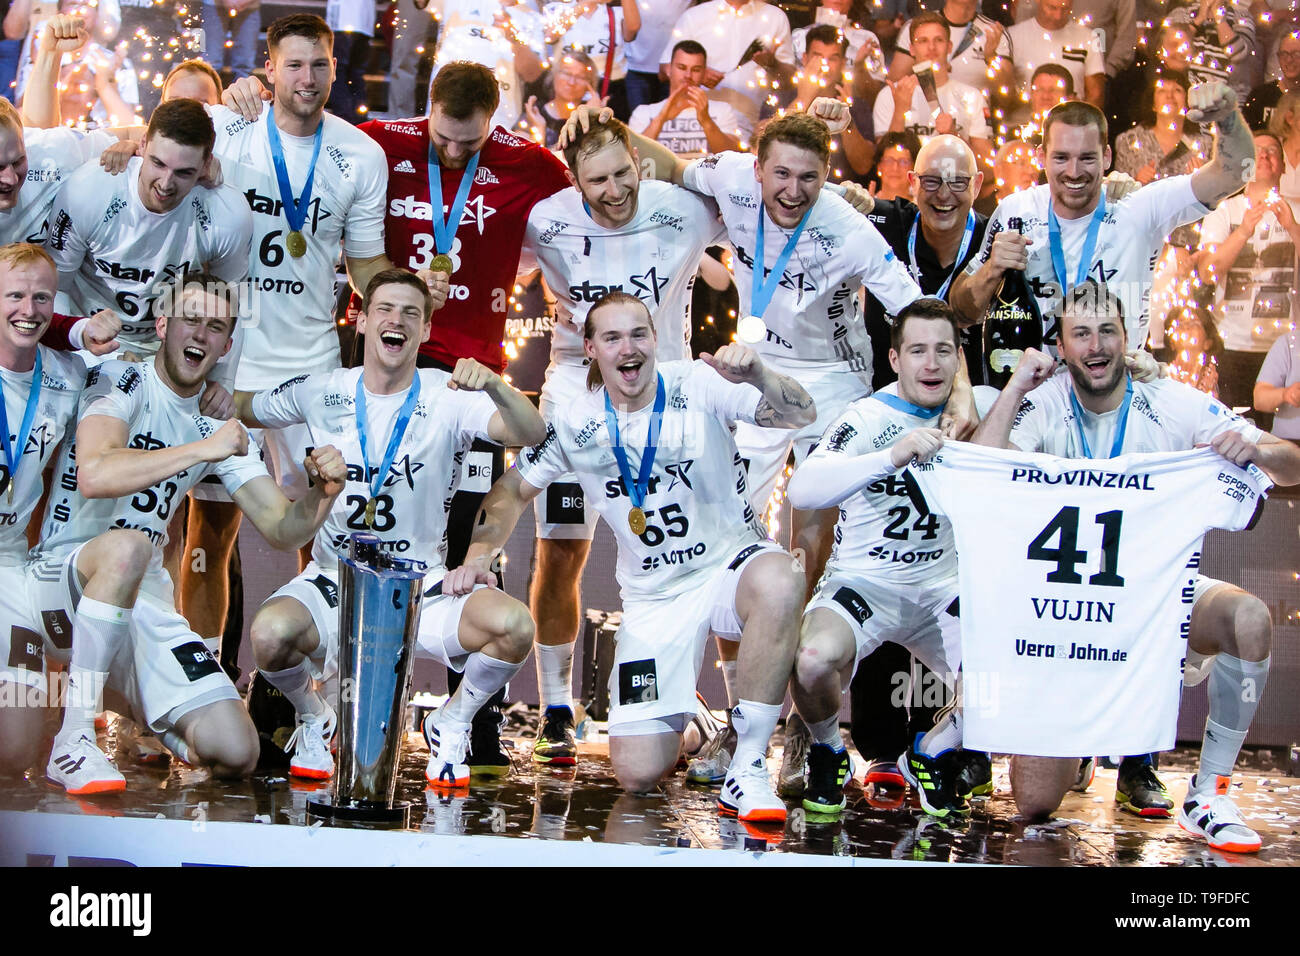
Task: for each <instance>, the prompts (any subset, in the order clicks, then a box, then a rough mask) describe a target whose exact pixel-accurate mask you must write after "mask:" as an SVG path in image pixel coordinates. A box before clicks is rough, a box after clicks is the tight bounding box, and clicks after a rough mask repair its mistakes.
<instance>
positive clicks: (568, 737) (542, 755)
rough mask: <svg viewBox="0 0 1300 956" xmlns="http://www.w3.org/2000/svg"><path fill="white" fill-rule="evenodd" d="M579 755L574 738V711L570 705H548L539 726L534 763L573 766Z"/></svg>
mask: <svg viewBox="0 0 1300 956" xmlns="http://www.w3.org/2000/svg"><path fill="white" fill-rule="evenodd" d="M577 755H578V745H577V744H576V743H575V742H574V739H573V711H572V710H570V709H569V708H568V707H547V708H546V710H545V711H544V712H543V713H542V721H541V723H540V724H539V725H538V727H537V740H536V742H535V743H534V744H533V763H545V764H550V765H551V766H553V767H572V766H573V765H574V764H575V763H577V762H578V760H577Z"/></svg>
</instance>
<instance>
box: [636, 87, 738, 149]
mask: <svg viewBox="0 0 1300 956" xmlns="http://www.w3.org/2000/svg"><path fill="white" fill-rule="evenodd" d="M667 103H668V100H666V99H664V100H660V101H659V102H658V103H646V104H644V105H642V106H638V107H637V108H636V109H634V110H633V111H632V116H631V117H630V118H629V119H628V122H627V125H628V127H629V128H630V129H631V130H632V132H634V133H644V132H645V131H646V128H647V127H648V126H649V125H650V124H651V123H652V122H654V118H655V117H656V116H658V115H659V114H660V113H661V112H663V108H664V106H665V105H666V104H667ZM709 116H710V117H711V118H712V119H713V122H714V124H715V125H717V127H718V128H719V129H720V130H722V131H723V132H724V133H729V134H730V135H732V136H737V137H738V136H740V117H739V116H737V115H736V111H735V110H733V109H732V108H731V107H730V106H728V105H727V104H726V103H724V102H722V101H721V100H709ZM655 139H656V140H657V141H658V142H660V143H662V144H663V145H664V146H666V147H667V148H668V149H671V150H672V151H673V152H674V153H677V154H678V155H681V154H683V153H707V152H708V151H709V140H708V137H706V136H705V135H704V127H702V126H700V121H699V119H698V118H697V117H696V114H695V107H693V106H688V107H686V109H684V110H682V111H681V112H680V113H678V114H677V115H676V116H674V117H673V118H672V119H667V120H664V125H663V127H662V128H661V129H660V130H659V135H658V136H657V137H655Z"/></svg>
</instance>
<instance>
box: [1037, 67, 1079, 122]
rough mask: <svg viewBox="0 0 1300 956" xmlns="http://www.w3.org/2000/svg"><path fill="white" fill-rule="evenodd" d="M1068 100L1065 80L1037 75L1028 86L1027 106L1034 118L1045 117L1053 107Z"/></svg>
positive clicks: (1043, 74) (1048, 75)
mask: <svg viewBox="0 0 1300 956" xmlns="http://www.w3.org/2000/svg"><path fill="white" fill-rule="evenodd" d="M1069 98H1070V93H1069V91H1068V90H1067V89H1066V86H1065V80H1064V79H1062V78H1061V77H1059V76H1054V75H1053V74H1051V73H1039V74H1038V75H1037V76H1036V77H1034V79H1033V82H1032V83H1030V84H1029V106H1030V109H1032V110H1033V111H1034V115H1035V116H1046V115H1047V111H1048V110H1050V109H1051V108H1052V107H1053V106H1055V105H1056V104H1057V103H1064V102H1065V101H1066V100H1067V99H1069Z"/></svg>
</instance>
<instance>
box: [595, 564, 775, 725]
mask: <svg viewBox="0 0 1300 956" xmlns="http://www.w3.org/2000/svg"><path fill="white" fill-rule="evenodd" d="M768 551H776V552H779V553H784V552H782V549H781V548H779V547H777V546H776V545H775V544H773V543H772V542H770V541H761V542H757V543H755V544H751V545H746V546H745V547H744V548H742V549H741V550H740V551H739V552H737V553H736V555H735V556H733V558H732V559H731V561H729V562H728V563H727V564H725V565H723V566H722V567H720V568H718V569H717V570H716V571H713V572H711V573H708V574H707V575H705V576H703V580H702V581H701V583H700V585H699V587H698V588H696V589H695V590H694V591H692V592H690V593H688V594H678V595H676V596H674V597H671V598H664V599H662V600H653V601H625V602H624V604H623V623H622V625H621V626H620V627H619V629H618V633H617V634H616V635H615V637H614V667H613V670H612V671H611V672H610V675H609V727H610V730H609V732H610V733H611V734H613V735H615V736H618V731H617V729H616V727H615V725H617V724H626V723H631V722H639V721H645V720H662V719H664V718H667V717H671V716H673V715H674V714H694V713H695V711H696V706H697V701H696V698H695V685H696V681H697V679H698V677H699V674H700V666H701V665H702V664H703V663H704V649H705V647H706V646H707V644H708V636H709V632H710V631H712V632H713V633H714V634H716V635H718V637H721V638H723V639H724V640H729V641H739V640H740V635H741V631H742V630H743V629H744V622H742V621H741V620H740V616H739V615H738V614H737V613H736V587H737V585H739V583H740V576H741V574H742V573H744V569H745V566H746V565H747V564H748V563H749V562H750V561H752V560H753V559H754V557H756V556H757V555H759V554H763V553H765V552H768Z"/></svg>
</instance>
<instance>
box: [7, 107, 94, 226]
mask: <svg viewBox="0 0 1300 956" xmlns="http://www.w3.org/2000/svg"><path fill="white" fill-rule="evenodd" d="M116 142H117V139H116V138H115V137H114V136H112V135H110V134H109V133H105V132H103V131H102V130H95V131H93V132H89V133H79V132H77V131H76V130H72V129H68V127H66V126H55V127H54V128H53V129H31V128H24V129H23V145H24V146H25V147H26V149H27V176H26V178H25V179H24V180H23V185H22V188H21V189H20V190H19V192H18V203H17V205H15V206H14V208H13V209H4V210H0V245H8V244H9V243H11V242H35V243H38V244H39V243H42V242H44V241H45V233H46V230H47V229H48V227H49V218H50V207H51V206H53V205H54V197H55V196H56V195H57V194H58V191H59V187H61V186H62V185H63V183H64V180H66V179H67V178H68V177H69V176H71V175H72V174H73V172H75V171H76V170H77V169H78V168H79V167H80V166H81V165H82V164H83V163H88V162H90V161H91V160H92V159H96V158H97V157H98V156H99V154H100V153H102V152H103V151H104V149H105V148H106V147H108V146H111V145H112V144H113V143H116Z"/></svg>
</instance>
